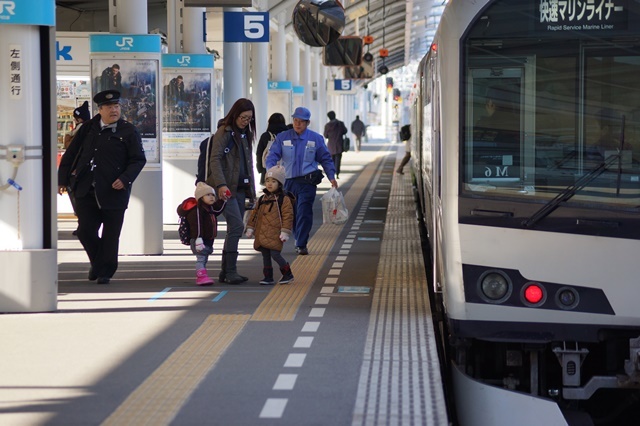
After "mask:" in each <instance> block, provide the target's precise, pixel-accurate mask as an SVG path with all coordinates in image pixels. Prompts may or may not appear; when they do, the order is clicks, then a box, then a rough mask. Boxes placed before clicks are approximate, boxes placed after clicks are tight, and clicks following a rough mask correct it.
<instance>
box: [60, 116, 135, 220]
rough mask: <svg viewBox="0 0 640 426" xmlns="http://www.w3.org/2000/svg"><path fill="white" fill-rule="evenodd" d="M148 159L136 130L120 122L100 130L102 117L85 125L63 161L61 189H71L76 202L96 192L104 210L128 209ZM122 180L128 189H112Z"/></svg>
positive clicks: (124, 122)
mask: <svg viewBox="0 0 640 426" xmlns="http://www.w3.org/2000/svg"><path fill="white" fill-rule="evenodd" d="M146 162H147V159H146V158H145V155H144V149H143V147H142V139H141V138H140V134H139V133H138V130H137V129H136V128H135V126H134V125H133V124H131V123H129V122H128V121H125V120H122V119H120V120H118V122H117V123H116V126H115V127H113V128H109V127H107V128H105V129H103V130H101V129H100V114H97V115H96V116H95V117H93V118H92V119H91V120H90V121H89V122H87V123H86V124H85V125H83V126H82V127H81V128H80V130H79V131H78V133H77V134H76V136H75V137H74V138H73V141H71V145H69V148H68V149H67V151H66V152H65V153H64V155H63V156H62V159H61V160H60V167H59V169H58V185H61V186H67V187H70V188H71V190H72V191H73V192H74V195H75V197H76V198H80V197H84V196H86V195H88V194H89V193H91V192H92V191H94V192H95V197H96V200H97V202H98V205H99V206H100V208H102V209H107V210H111V209H126V208H127V206H128V205H129V196H130V195H131V185H132V184H133V181H134V180H135V179H136V178H137V177H138V174H140V171H141V170H142V168H143V167H144V165H145V163H146ZM116 179H120V180H121V181H122V183H123V184H124V186H125V189H122V190H116V189H113V188H112V187H111V185H112V184H113V182H114V181H115V180H116Z"/></svg>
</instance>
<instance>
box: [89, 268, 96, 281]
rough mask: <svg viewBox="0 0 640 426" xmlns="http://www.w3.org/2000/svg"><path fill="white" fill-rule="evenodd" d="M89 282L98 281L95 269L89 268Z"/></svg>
mask: <svg viewBox="0 0 640 426" xmlns="http://www.w3.org/2000/svg"><path fill="white" fill-rule="evenodd" d="M87 278H88V279H89V281H95V280H97V279H98V276H97V275H96V274H94V273H93V268H89V275H88V276H87Z"/></svg>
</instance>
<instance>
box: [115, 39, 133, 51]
mask: <svg viewBox="0 0 640 426" xmlns="http://www.w3.org/2000/svg"><path fill="white" fill-rule="evenodd" d="M116 46H118V47H119V48H120V49H121V50H130V49H131V48H132V47H133V37H122V39H120V41H116Z"/></svg>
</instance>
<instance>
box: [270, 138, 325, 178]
mask: <svg viewBox="0 0 640 426" xmlns="http://www.w3.org/2000/svg"><path fill="white" fill-rule="evenodd" d="M280 159H282V160H283V163H282V165H283V166H284V168H285V178H286V179H293V178H297V177H302V176H304V175H307V174H309V173H311V172H314V171H316V170H318V164H321V165H322V168H323V169H324V171H325V173H326V174H327V177H328V178H329V180H333V179H335V175H336V168H335V166H334V164H333V160H332V159H331V154H330V153H329V149H328V148H327V145H326V144H325V142H324V138H323V137H322V135H320V134H319V133H316V132H314V131H312V130H309V129H306V130H305V131H304V132H302V134H301V135H298V134H297V133H296V131H295V130H293V129H289V130H287V131H284V132H281V133H278V136H276V140H275V141H274V142H273V145H271V149H270V150H269V155H268V156H267V170H268V169H269V168H271V167H273V166H275V165H276V163H277V162H278V160H280Z"/></svg>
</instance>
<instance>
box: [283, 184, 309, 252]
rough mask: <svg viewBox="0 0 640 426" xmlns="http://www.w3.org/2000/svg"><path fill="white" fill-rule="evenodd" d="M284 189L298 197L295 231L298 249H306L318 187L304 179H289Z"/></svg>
mask: <svg viewBox="0 0 640 426" xmlns="http://www.w3.org/2000/svg"><path fill="white" fill-rule="evenodd" d="M284 189H285V190H287V191H291V192H293V195H295V196H296V205H297V210H296V223H295V227H294V228H295V229H294V231H293V235H294V237H295V239H296V247H306V246H307V242H308V241H309V233H310V232H311V227H312V226H313V202H314V201H315V200H316V190H317V187H316V186H315V185H311V184H309V183H306V182H305V181H303V180H302V179H299V180H296V179H287V180H286V181H285V182H284Z"/></svg>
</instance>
